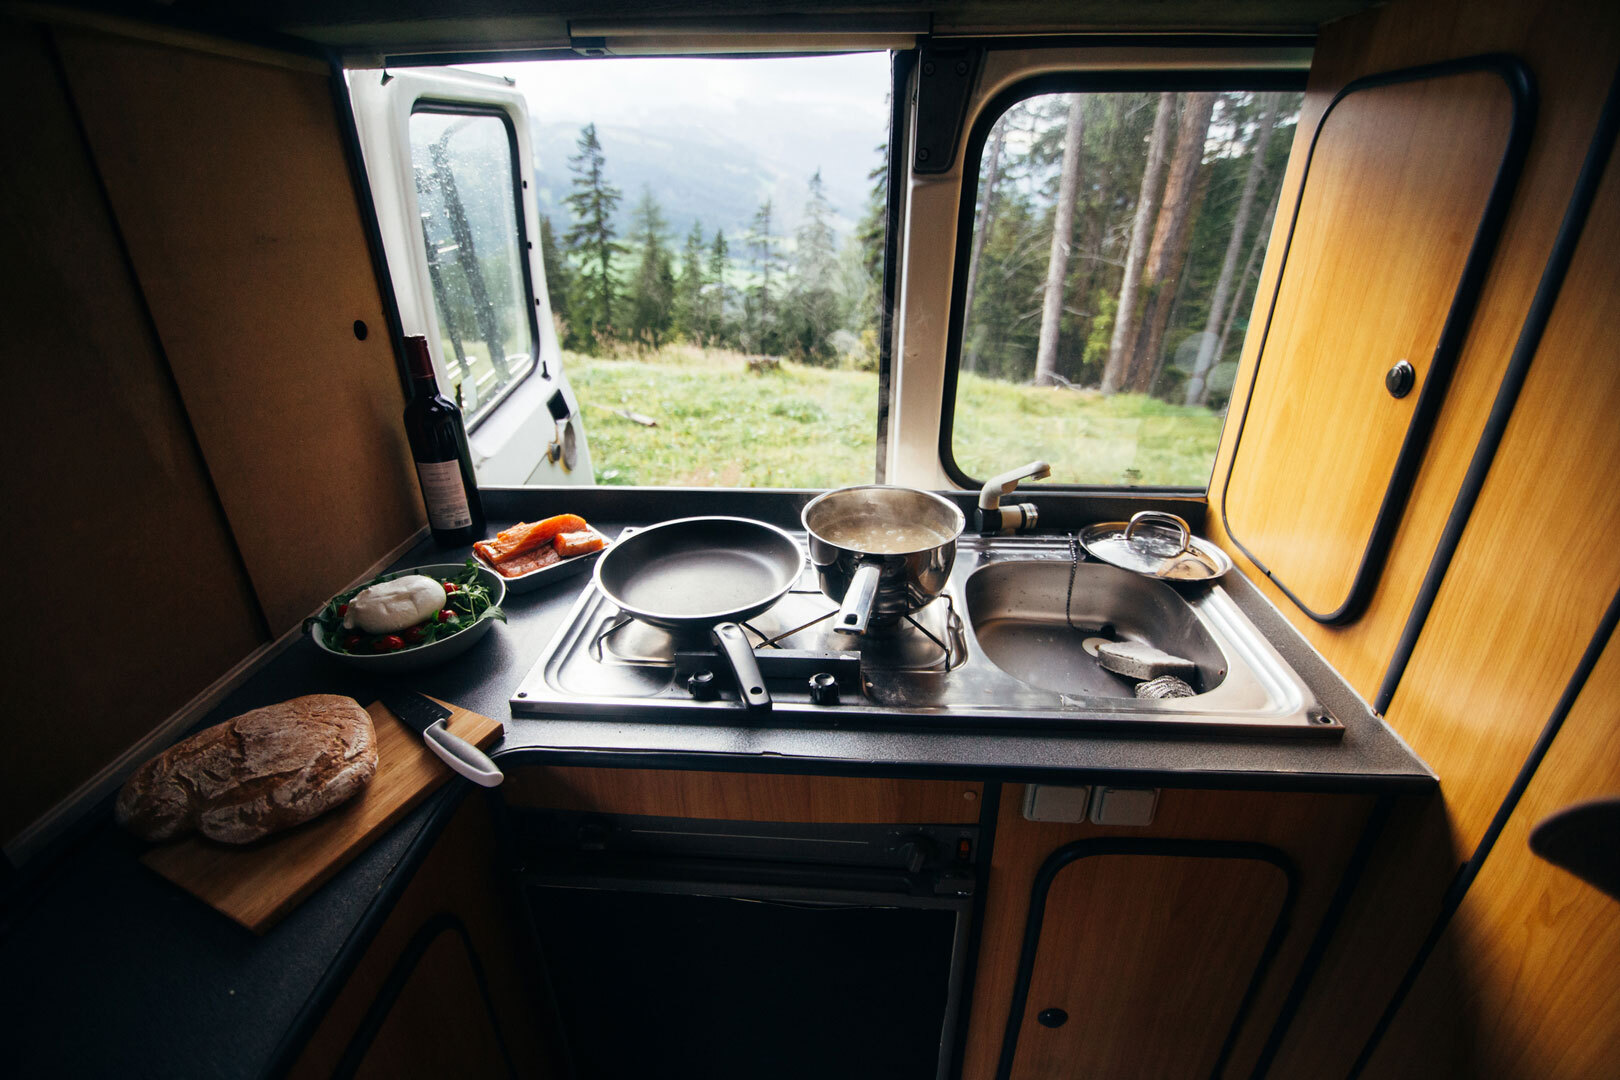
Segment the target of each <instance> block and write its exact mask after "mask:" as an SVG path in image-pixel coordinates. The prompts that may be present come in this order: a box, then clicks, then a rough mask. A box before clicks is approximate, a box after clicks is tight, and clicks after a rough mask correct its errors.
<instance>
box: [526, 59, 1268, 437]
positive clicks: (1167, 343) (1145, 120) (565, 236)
mask: <svg viewBox="0 0 1620 1080" xmlns="http://www.w3.org/2000/svg"><path fill="white" fill-rule="evenodd" d="M1299 101H1300V95H1299V94H1297V93H1271V92H1250V91H1227V92H1191V93H1173V92H1163V93H1093V94H1046V95H1040V96H1037V97H1032V98H1028V99H1025V100H1024V101H1021V102H1019V103H1018V104H1016V105H1014V106H1013V107H1012V108H1010V109H1009V110H1008V111H1007V112H1006V113H1005V114H1003V115H1002V117H1001V118H1000V119H999V120H998V121H997V122H996V123H995V125H994V127H993V128H992V129H991V131H990V133H989V135H988V138H987V139H986V141H985V144H984V148H983V152H982V154H981V155H980V163H979V173H978V177H977V184H976V185H975V190H974V191H973V197H974V198H975V203H974V229H973V233H972V246H971V249H970V251H969V253H968V261H967V272H966V281H965V286H964V287H965V292H966V296H965V301H966V302H965V305H964V310H965V312H966V317H965V322H964V332H963V337H962V349H961V367H962V370H963V371H966V372H971V373H976V374H978V375H980V376H983V377H987V378H991V379H995V380H1000V381H1005V382H1012V383H1023V384H1035V385H1050V386H1060V387H1070V388H1075V389H1087V390H1096V391H1100V392H1101V393H1103V394H1105V395H1112V394H1115V393H1121V392H1123V393H1134V394H1143V395H1152V396H1154V397H1157V398H1159V399H1161V400H1163V401H1166V402H1171V403H1174V404H1178V405H1183V404H1184V405H1188V406H1199V405H1207V406H1209V407H1211V408H1213V409H1216V410H1220V409H1222V408H1224V405H1225V401H1226V398H1227V396H1228V394H1229V392H1230V386H1231V377H1232V372H1233V370H1234V369H1235V360H1236V354H1237V352H1238V350H1239V349H1240V348H1241V343H1242V340H1243V333H1244V330H1245V329H1246V326H1247V319H1248V314H1249V309H1250V307H1251V306H1252V304H1253V300H1254V289H1255V283H1256V279H1257V277H1258V274H1259V267H1260V262H1261V260H1262V258H1263V256H1264V252H1265V242H1266V239H1267V237H1268V235H1269V231H1270V223H1271V220H1272V218H1273V216H1274V215H1275V213H1276V209H1277V201H1278V197H1279V194H1280V189H1281V182H1282V172H1283V166H1284V163H1285V161H1286V158H1287V155H1288V151H1289V146H1290V143H1291V141H1292V134H1293V126H1294V123H1295V120H1296V117H1297V112H1298V108H1299ZM880 150H881V148H880ZM880 158H881V159H882V160H883V161H885V162H886V160H887V155H886V153H881V152H880ZM604 164H605V156H604V153H603V150H602V146H601V143H600V142H599V140H598V138H597V134H596V130H595V125H594V124H587V125H586V126H585V127H584V128H583V129H582V130H581V132H580V135H579V138H578V141H577V146H576V153H574V154H573V155H572V156H571V157H570V158H569V160H568V168H569V171H570V174H571V182H570V194H569V195H568V196H567V198H566V200H565V201H566V204H567V207H568V211H569V220H568V221H567V222H566V223H565V227H563V228H561V229H557V228H555V227H554V226H553V224H552V222H551V221H550V220H549V219H544V220H543V221H542V244H543V251H544V254H545V259H546V264H545V265H546V276H547V282H548V285H549V288H550V295H551V302H552V311H553V314H554V316H555V317H556V319H557V321H558V325H559V327H560V328H561V329H562V331H563V337H564V343H565V345H566V347H568V348H569V349H571V350H574V351H576V352H580V353H585V354H587V355H600V354H604V353H606V352H609V351H612V350H613V349H615V348H620V347H622V346H624V345H626V344H629V345H634V346H645V347H647V348H651V349H657V348H660V347H662V346H664V345H666V344H669V343H690V344H696V345H700V346H705V347H717V348H726V349H735V350H739V351H742V352H746V353H750V354H766V355H775V356H781V357H784V358H787V359H791V360H794V361H797V362H799V363H804V364H809V365H815V366H829V367H830V366H839V367H857V368H870V367H871V366H872V365H873V364H874V363H875V356H876V333H877V323H878V315H879V305H880V297H881V271H882V251H883V240H884V235H883V227H884V199H885V189H886V186H887V176H886V169H887V167H886V164H880V165H879V166H878V167H877V168H876V169H874V170H873V172H872V174H871V177H870V179H871V182H872V185H871V189H870V194H869V197H868V203H867V207H866V210H865V214H864V215H863V218H862V220H861V222H860V223H859V225H858V227H857V228H856V229H855V230H853V232H852V233H851V234H850V235H848V236H846V237H844V238H842V239H840V238H839V237H838V235H837V234H836V232H835V229H834V227H833V217H834V216H833V214H832V212H831V208H830V207H829V205H828V203H827V200H826V197H825V195H824V194H823V192H822V185H821V178H820V174H819V172H818V173H816V174H814V175H812V176H810V177H809V178H808V179H807V182H806V188H805V202H804V209H803V212H802V214H801V215H800V217H799V224H798V226H797V228H796V229H795V230H793V232H792V234H791V235H786V236H784V235H779V234H778V232H777V227H776V220H777V218H778V213H777V209H776V208H775V207H773V206H772V204H771V202H770V201H769V200H766V201H764V202H762V203H761V204H760V205H759V207H758V208H757V210H756V212H755V213H754V215H753V218H752V223H751V225H750V227H749V229H748V230H747V231H746V232H745V233H744V234H742V235H735V236H727V235H726V234H725V233H724V232H723V231H721V230H715V231H714V232H712V233H711V232H708V231H706V230H705V228H704V226H703V224H702V223H701V222H697V221H694V222H693V225H692V227H691V229H690V231H688V232H687V233H685V234H684V235H683V236H680V237H672V236H671V235H670V233H669V225H668V223H667V221H666V218H665V213H664V210H663V208H662V207H661V206H660V205H659V202H658V199H657V197H656V195H655V194H654V193H653V192H652V191H651V190H643V191H642V192H641V193H640V195H639V197H638V198H636V199H635V201H634V202H633V203H631V204H630V205H629V206H628V207H626V205H625V193H623V192H621V191H619V190H617V189H616V188H614V187H613V186H612V185H610V184H609V183H608V182H607V181H606V179H605V176H604Z"/></svg>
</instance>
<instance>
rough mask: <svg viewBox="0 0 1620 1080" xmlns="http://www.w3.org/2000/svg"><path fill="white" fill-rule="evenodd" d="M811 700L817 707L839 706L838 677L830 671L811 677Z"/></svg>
mask: <svg viewBox="0 0 1620 1080" xmlns="http://www.w3.org/2000/svg"><path fill="white" fill-rule="evenodd" d="M810 700H811V701H812V702H813V703H815V704H817V705H836V704H838V677H837V676H836V675H834V674H833V673H832V672H830V671H818V672H817V673H816V674H814V675H812V676H810Z"/></svg>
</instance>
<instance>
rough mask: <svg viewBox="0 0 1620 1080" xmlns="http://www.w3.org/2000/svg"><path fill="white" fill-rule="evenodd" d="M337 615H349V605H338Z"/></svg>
mask: <svg viewBox="0 0 1620 1080" xmlns="http://www.w3.org/2000/svg"><path fill="white" fill-rule="evenodd" d="M337 613H338V614H339V615H347V614H348V613H349V605H348V604H339V605H338V612H337Z"/></svg>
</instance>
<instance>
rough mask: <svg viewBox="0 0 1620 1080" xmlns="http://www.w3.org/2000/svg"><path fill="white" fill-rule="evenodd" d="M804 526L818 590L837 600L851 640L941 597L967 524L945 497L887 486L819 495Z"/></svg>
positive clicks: (808, 507)
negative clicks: (868, 628) (870, 626)
mask: <svg viewBox="0 0 1620 1080" xmlns="http://www.w3.org/2000/svg"><path fill="white" fill-rule="evenodd" d="M801 520H802V521H803V522H804V530H805V532H806V533H808V534H809V536H810V562H811V564H812V565H814V566H815V568H816V577H817V579H818V580H819V582H820V584H821V591H822V592H824V593H826V594H827V595H828V596H829V597H831V598H832V599H834V600H837V601H839V602H840V604H841V605H842V606H841V607H840V608H839V610H838V616H837V626H838V629H840V630H845V631H848V632H849V633H852V634H864V633H865V632H866V629H867V626H868V625H874V626H882V625H886V624H888V623H892V622H895V621H897V620H898V619H899V618H900V617H901V616H902V615H909V614H910V613H911V612H913V611H916V610H917V609H918V608H921V607H923V606H924V605H925V604H927V603H928V602H929V601H930V600H932V599H934V597H936V596H938V595H939V594H940V592H941V590H943V589H944V588H945V583H946V581H948V580H949V579H950V576H951V566H952V565H953V564H954V563H955V562H956V538H957V537H959V536H961V535H962V529H963V528H964V527H965V526H966V525H967V519H966V518H965V517H964V516H963V515H962V511H961V510H958V509H957V507H956V504H955V503H953V502H951V501H950V500H949V499H945V498H942V497H941V496H938V495H935V494H933V493H932V492H927V491H918V490H916V489H914V488H906V487H891V486H888V485H884V484H865V485H862V486H860V487H848V488H839V489H838V490H836V491H829V492H827V493H826V494H824V495H818V496H816V497H815V498H814V499H811V500H810V502H809V504H808V505H806V506H805V508H804V513H803V515H801Z"/></svg>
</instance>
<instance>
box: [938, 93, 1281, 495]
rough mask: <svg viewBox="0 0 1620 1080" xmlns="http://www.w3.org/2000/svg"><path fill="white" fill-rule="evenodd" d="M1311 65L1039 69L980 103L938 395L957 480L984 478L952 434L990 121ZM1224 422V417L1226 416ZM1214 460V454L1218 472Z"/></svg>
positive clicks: (943, 457)
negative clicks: (1023, 107) (1107, 96)
mask: <svg viewBox="0 0 1620 1080" xmlns="http://www.w3.org/2000/svg"><path fill="white" fill-rule="evenodd" d="M1306 76H1307V73H1306V72H1304V71H1295V70H1288V69H1274V70H1265V69H1256V70H1252V71H1251V70H1244V69H1230V68H1221V69H1211V70H1199V71H1179V70H1177V71H1169V70H1145V71H1144V70H1129V71H1126V70H1118V71H1074V72H1054V73H1049V74H1044V75H1034V76H1031V77H1030V78H1027V79H1022V80H1020V81H1018V82H1017V83H1014V84H1013V85H1012V86H1009V87H1008V88H1007V89H1005V90H1003V91H1002V92H1001V93H999V94H997V95H996V96H995V97H993V98H991V99H990V100H989V101H987V102H985V104H984V106H983V107H982V108H981V109H980V110H979V114H978V116H977V117H976V118H975V119H974V121H973V126H972V127H971V128H970V129H969V130H968V137H967V143H966V145H965V146H964V147H963V150H962V188H961V196H960V202H959V204H958V206H957V214H956V249H955V250H956V255H955V262H954V264H953V266H952V271H951V306H950V314H949V320H948V322H947V326H948V330H947V332H946V333H947V337H946V342H945V381H944V386H943V387H942V388H941V395H940V417H939V463H940V466H941V467H942V468H943V469H944V470H945V475H946V476H948V477H950V478H951V482H952V483H954V484H956V485H957V486H959V487H962V488H965V489H967V490H970V491H977V490H978V489H979V488H981V487H983V486H984V483H985V482H984V481H983V480H976V479H974V478H973V477H971V476H969V475H968V474H967V472H966V471H965V470H964V469H963V468H962V467H961V466H960V465H958V464H957V462H956V455H955V451H954V450H953V449H952V444H951V440H952V437H953V435H954V434H955V423H956V396H957V389H958V382H959V373H960V369H961V363H962V338H963V331H964V329H965V327H964V319H965V316H966V314H967V312H966V307H967V268H968V261H969V259H970V257H971V252H972V250H973V226H974V221H975V219H976V217H977V213H976V211H977V209H978V202H979V168H980V165H981V163H982V161H983V157H984V145H985V143H986V142H988V141H989V138H990V129H991V128H992V127H994V126H995V124H996V121H998V120H1000V119H1001V117H1002V115H1003V114H1005V113H1006V112H1007V110H1008V109H1011V108H1012V107H1013V106H1014V105H1017V104H1018V103H1019V102H1021V101H1026V100H1028V99H1029V98H1032V97H1036V96H1038V95H1040V94H1063V93H1068V94H1074V93H1129V92H1138V93H1141V92H1147V91H1160V92H1163V91H1174V92H1177V93H1182V92H1188V91H1195V90H1216V91H1225V90H1296V91H1300V90H1304V89H1305V81H1306ZM1223 426H1224V423H1223ZM1214 468H1215V462H1214V460H1213V459H1212V460H1211V461H1210V472H1211V475H1212V476H1213V474H1214ZM1040 490H1042V491H1074V492H1082V493H1087V494H1097V495H1120V494H1131V495H1144V496H1150V495H1153V496H1158V495H1196V496H1199V497H1207V496H1208V493H1209V483H1208V481H1207V480H1206V481H1205V483H1204V486H1203V487H1179V486H1170V485H1146V484H1144V485H1126V484H1045V483H1043V484H1041V485H1040Z"/></svg>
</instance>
